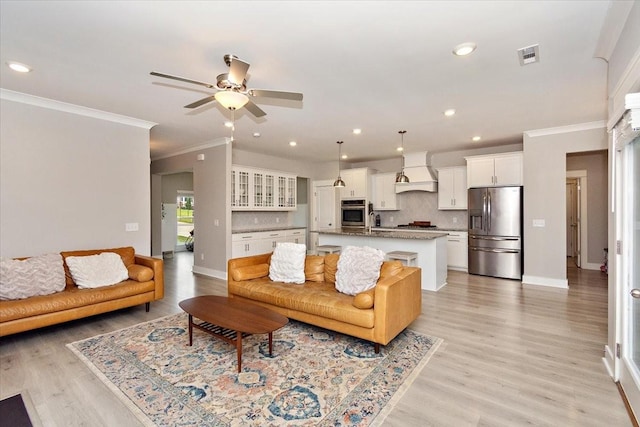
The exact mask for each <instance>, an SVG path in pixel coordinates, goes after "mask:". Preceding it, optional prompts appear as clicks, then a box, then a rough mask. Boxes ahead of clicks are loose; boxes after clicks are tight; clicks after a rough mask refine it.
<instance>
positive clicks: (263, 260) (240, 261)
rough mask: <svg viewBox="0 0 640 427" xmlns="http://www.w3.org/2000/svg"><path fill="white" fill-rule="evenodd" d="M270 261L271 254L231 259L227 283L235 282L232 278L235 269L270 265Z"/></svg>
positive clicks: (228, 263) (228, 266) (228, 265)
mask: <svg viewBox="0 0 640 427" xmlns="http://www.w3.org/2000/svg"><path fill="white" fill-rule="evenodd" d="M270 261H271V253H268V254H260V255H253V256H247V257H242V258H232V259H230V260H229V261H227V283H231V282H233V281H234V280H233V276H232V273H233V270H234V269H236V268H239V267H247V266H250V265H259V264H269V263H270Z"/></svg>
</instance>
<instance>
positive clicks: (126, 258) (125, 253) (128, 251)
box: [60, 246, 136, 289]
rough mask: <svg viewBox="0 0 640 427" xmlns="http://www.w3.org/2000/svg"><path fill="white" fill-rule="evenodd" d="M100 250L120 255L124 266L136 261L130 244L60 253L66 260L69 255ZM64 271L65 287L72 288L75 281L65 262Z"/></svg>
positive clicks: (87, 254) (92, 252) (92, 253)
mask: <svg viewBox="0 0 640 427" xmlns="http://www.w3.org/2000/svg"><path fill="white" fill-rule="evenodd" d="M102 252H113V253H116V254H118V255H120V258H122V262H123V263H124V266H125V267H129V266H130V265H133V264H135V263H136V251H135V249H133V247H131V246H126V247H122V248H110V249H89V250H80V251H64V252H60V255H62V258H63V259H64V260H66V259H67V257H70V256H89V255H97V254H101V253H102ZM64 273H65V275H66V277H67V289H73V287H74V286H75V282H74V281H73V277H72V276H71V272H70V271H69V267H68V266H67V263H66V262H65V263H64Z"/></svg>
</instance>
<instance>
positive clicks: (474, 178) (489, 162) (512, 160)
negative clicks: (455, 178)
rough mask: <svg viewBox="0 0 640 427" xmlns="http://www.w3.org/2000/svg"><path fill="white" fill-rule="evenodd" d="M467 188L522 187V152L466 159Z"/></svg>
mask: <svg viewBox="0 0 640 427" xmlns="http://www.w3.org/2000/svg"><path fill="white" fill-rule="evenodd" d="M465 159H466V160H467V187H468V188H472V187H498V186H504V185H522V183H523V177H522V152H521V151H519V152H515V153H501V154H491V155H486V156H472V157H465Z"/></svg>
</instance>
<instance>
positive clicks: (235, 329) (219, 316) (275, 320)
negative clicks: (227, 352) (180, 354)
mask: <svg viewBox="0 0 640 427" xmlns="http://www.w3.org/2000/svg"><path fill="white" fill-rule="evenodd" d="M178 305H179V306H180V308H182V309H183V310H184V311H185V312H187V313H188V314H189V345H193V328H197V329H200V330H202V331H205V332H208V333H210V334H211V335H213V336H214V337H216V338H220V339H221V340H223V341H226V342H228V343H230V344H232V345H235V346H236V354H237V356H238V372H242V338H243V337H247V336H249V335H253V334H266V333H268V334H269V355H271V352H272V349H273V331H275V330H276V329H280V328H281V327H283V326H284V325H286V324H287V323H288V322H289V319H287V318H286V317H285V316H283V315H281V314H280V313H276V312H275V311H272V310H269V309H268V308H265V307H262V306H260V305H257V304H251V303H248V302H245V301H239V300H235V299H231V298H227V297H221V296H215V295H204V296H199V297H195V298H189V299H186V300H184V301H180V303H179V304H178ZM194 317H196V318H198V319H200V320H201V322H199V323H195V322H194V321H193V318H194Z"/></svg>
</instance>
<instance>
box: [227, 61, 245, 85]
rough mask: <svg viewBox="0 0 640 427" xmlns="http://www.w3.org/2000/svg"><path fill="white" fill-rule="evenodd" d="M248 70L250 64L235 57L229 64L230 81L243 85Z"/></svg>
mask: <svg viewBox="0 0 640 427" xmlns="http://www.w3.org/2000/svg"><path fill="white" fill-rule="evenodd" d="M248 70H249V64H247V63H246V62H244V61H242V60H240V59H238V58H235V57H233V58H232V59H231V64H229V81H230V82H231V83H234V84H237V85H242V83H243V82H244V79H245V77H247V71H248Z"/></svg>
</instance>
